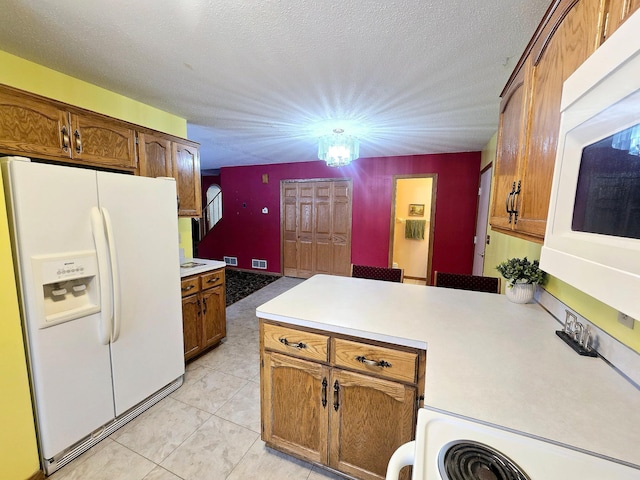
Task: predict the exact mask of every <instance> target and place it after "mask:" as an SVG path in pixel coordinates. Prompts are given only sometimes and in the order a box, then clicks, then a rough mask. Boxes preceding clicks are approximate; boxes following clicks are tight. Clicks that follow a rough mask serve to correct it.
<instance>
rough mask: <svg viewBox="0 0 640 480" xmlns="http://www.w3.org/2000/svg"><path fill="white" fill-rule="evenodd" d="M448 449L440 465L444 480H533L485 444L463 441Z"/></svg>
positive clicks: (450, 445)
mask: <svg viewBox="0 0 640 480" xmlns="http://www.w3.org/2000/svg"><path fill="white" fill-rule="evenodd" d="M445 448H446V449H447V450H446V452H445V453H444V455H442V454H441V455H440V462H439V463H440V474H441V475H443V474H444V477H443V479H444V480H531V479H530V478H529V477H528V476H527V475H526V474H525V473H524V472H523V471H522V470H521V469H520V467H518V465H516V464H515V463H514V462H513V461H512V460H511V459H510V458H508V457H507V456H506V455H503V454H502V453H500V452H498V451H497V450H494V449H493V448H491V447H488V446H486V445H483V444H482V443H478V442H470V441H463V442H456V443H453V444H449V445H448V446H446V447H445ZM443 450H444V449H443ZM443 470H444V472H443Z"/></svg>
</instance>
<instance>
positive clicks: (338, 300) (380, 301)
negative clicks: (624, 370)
mask: <svg viewBox="0 0 640 480" xmlns="http://www.w3.org/2000/svg"><path fill="white" fill-rule="evenodd" d="M256 313H257V315H258V317H261V318H265V319H269V320H277V321H282V322H286V323H290V324H293V325H300V326H307V327H312V328H318V329H322V330H328V331H332V332H338V333H344V334H349V335H355V336H358V337H362V338H368V339H374V340H380V341H387V342H391V343H395V344H401V345H407V346H414V347H419V348H425V347H426V349H427V368H426V381H425V405H429V406H433V407H436V408H440V409H442V410H447V411H450V412H453V413H456V414H459V415H464V416H468V417H471V418H475V419H479V420H483V421H486V422H490V423H493V424H497V425H501V426H505V427H508V428H512V429H515V430H518V431H521V432H526V433H529V434H532V435H537V436H540V437H543V438H546V439H550V440H553V441H557V442H561V443H564V444H568V445H573V446H575V447H578V448H583V449H586V450H589V451H593V452H597V453H599V454H602V455H607V456H610V457H613V458H617V459H620V460H623V461H627V462H630V463H633V464H636V465H640V391H639V390H638V389H637V388H636V387H635V386H634V385H633V384H631V383H630V382H628V381H627V380H626V379H625V378H623V377H622V376H621V375H620V374H619V373H618V372H616V371H615V370H614V369H613V368H612V367H611V366H609V365H608V364H606V363H605V362H604V361H603V360H601V359H599V358H590V357H581V356H580V355H578V354H577V353H575V352H574V351H573V350H572V349H571V348H570V347H569V346H567V345H566V344H565V343H564V342H563V341H562V340H561V339H560V338H558V337H557V336H556V335H555V333H554V332H555V331H556V330H559V329H561V325H560V324H559V323H558V322H557V321H556V320H555V319H554V318H553V317H552V316H551V315H549V314H548V313H547V312H546V311H545V310H543V309H542V307H540V306H539V305H538V304H533V303H532V304H526V305H519V304H514V303H511V302H509V301H508V300H507V298H506V297H505V296H504V295H496V294H490V293H480V292H471V291H464V290H453V289H447V288H436V287H425V286H421V285H409V284H400V283H392V282H381V281H376V280H365V279H358V278H349V277H337V276H328V275H316V276H314V277H312V278H310V279H309V280H306V281H305V282H303V283H301V284H300V285H298V286H296V287H294V288H292V289H291V290H289V291H287V292H285V293H283V294H282V295H280V296H278V297H276V298H274V299H273V300H271V301H269V302H267V303H265V304H263V305H261V306H259V307H258V308H257V310H256Z"/></svg>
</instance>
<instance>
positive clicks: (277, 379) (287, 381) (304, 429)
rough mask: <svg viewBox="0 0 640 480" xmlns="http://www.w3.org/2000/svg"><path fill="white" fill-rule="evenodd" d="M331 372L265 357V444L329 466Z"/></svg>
mask: <svg viewBox="0 0 640 480" xmlns="http://www.w3.org/2000/svg"><path fill="white" fill-rule="evenodd" d="M328 383H329V368H328V367H326V366H324V365H320V364H317V363H313V362H309V361H307V360H301V359H298V358H292V357H287V356H285V355H280V354H278V353H270V352H265V353H264V354H263V368H262V370H261V379H260V385H261V394H262V401H261V412H262V440H264V441H265V442H266V443H268V444H271V445H273V446H275V447H277V448H278V449H280V450H283V451H286V452H289V453H291V454H293V455H297V456H300V457H302V458H306V459H308V460H310V461H312V462H318V463H322V464H324V465H326V464H327V459H328V457H327V445H328V440H327V432H328V421H329V420H328V412H329V408H330V405H331V403H330V400H329V393H328Z"/></svg>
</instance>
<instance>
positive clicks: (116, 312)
mask: <svg viewBox="0 0 640 480" xmlns="http://www.w3.org/2000/svg"><path fill="white" fill-rule="evenodd" d="M102 216H103V217H104V225H105V228H106V231H107V245H108V247H109V258H110V260H111V288H112V299H113V304H112V305H113V325H112V332H111V341H112V342H115V341H117V340H118V337H119V336H120V276H119V275H118V253H117V249H116V241H115V238H114V236H113V225H112V223H111V215H109V211H108V210H107V209H106V208H104V207H102Z"/></svg>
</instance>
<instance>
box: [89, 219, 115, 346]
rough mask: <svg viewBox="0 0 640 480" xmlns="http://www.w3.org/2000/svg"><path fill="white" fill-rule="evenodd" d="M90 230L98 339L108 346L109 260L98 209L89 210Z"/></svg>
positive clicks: (110, 320)
mask: <svg viewBox="0 0 640 480" xmlns="http://www.w3.org/2000/svg"><path fill="white" fill-rule="evenodd" d="M91 230H92V233H93V241H94V243H95V245H96V254H97V257H98V277H99V279H100V305H101V306H100V328H99V329H98V337H99V339H100V343H101V344H102V345H108V344H109V342H110V340H111V330H112V326H111V322H112V318H111V317H112V310H111V307H112V305H111V278H110V272H109V258H108V246H107V238H106V237H105V231H104V222H103V218H102V214H101V213H100V210H99V209H98V207H93V208H92V209H91Z"/></svg>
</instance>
